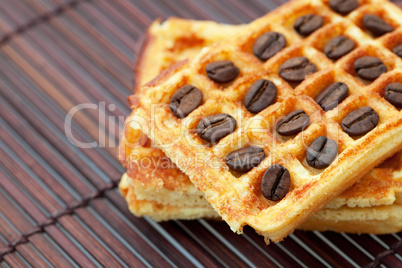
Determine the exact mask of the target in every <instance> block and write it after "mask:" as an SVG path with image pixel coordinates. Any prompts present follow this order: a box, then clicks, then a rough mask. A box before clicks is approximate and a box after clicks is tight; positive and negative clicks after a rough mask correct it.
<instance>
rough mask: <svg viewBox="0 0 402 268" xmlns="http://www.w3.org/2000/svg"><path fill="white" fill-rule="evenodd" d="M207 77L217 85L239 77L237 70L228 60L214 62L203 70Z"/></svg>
mask: <svg viewBox="0 0 402 268" xmlns="http://www.w3.org/2000/svg"><path fill="white" fill-rule="evenodd" d="M205 70H206V71H207V75H208V77H209V78H210V79H211V80H212V81H214V82H217V83H222V84H224V83H229V82H231V81H233V80H234V79H235V78H236V77H237V76H238V75H239V72H240V71H239V68H237V67H236V66H235V65H234V64H233V62H231V61H228V60H221V61H215V62H212V63H210V64H208V65H207V67H206V68H205Z"/></svg>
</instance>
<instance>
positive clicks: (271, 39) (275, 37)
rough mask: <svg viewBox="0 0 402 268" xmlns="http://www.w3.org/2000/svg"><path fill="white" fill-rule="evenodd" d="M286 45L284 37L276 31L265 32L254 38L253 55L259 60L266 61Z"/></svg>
mask: <svg viewBox="0 0 402 268" xmlns="http://www.w3.org/2000/svg"><path fill="white" fill-rule="evenodd" d="M285 46H286V38H285V36H283V34H280V33H277V32H267V33H264V34H262V35H260V36H259V37H258V38H257V40H255V43H254V46H253V53H254V55H255V56H256V57H257V58H259V59H260V60H263V61H266V60H267V59H269V58H271V57H273V56H274V55H275V54H276V53H278V52H279V51H281V50H282V49H283V48H284V47H285Z"/></svg>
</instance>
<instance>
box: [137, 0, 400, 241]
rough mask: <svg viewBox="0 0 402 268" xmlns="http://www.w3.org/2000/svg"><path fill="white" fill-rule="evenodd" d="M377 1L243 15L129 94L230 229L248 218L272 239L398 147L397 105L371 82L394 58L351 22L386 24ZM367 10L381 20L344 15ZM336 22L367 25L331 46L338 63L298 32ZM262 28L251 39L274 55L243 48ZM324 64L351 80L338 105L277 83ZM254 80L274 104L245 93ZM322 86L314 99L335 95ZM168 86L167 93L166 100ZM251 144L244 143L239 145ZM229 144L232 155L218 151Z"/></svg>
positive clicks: (391, 73)
mask: <svg viewBox="0 0 402 268" xmlns="http://www.w3.org/2000/svg"><path fill="white" fill-rule="evenodd" d="M376 2H377V1H376ZM379 2H381V8H378V3H376V4H375V5H374V4H373V3H368V2H367V4H365V5H361V6H360V7H359V8H357V9H356V10H354V11H351V13H350V14H349V15H348V16H347V17H341V16H339V15H337V14H336V13H334V12H333V11H331V9H330V8H328V7H327V6H326V3H319V2H316V1H314V2H307V1H297V2H292V3H291V4H288V5H286V6H284V7H282V8H281V9H279V10H276V11H275V12H273V13H271V14H268V15H267V16H265V17H263V18H262V19H259V20H257V21H255V22H253V23H251V24H250V25H249V26H248V27H247V29H246V30H245V31H243V32H242V33H241V34H238V35H236V36H233V41H232V42H230V43H227V42H226V43H225V45H216V46H213V47H211V48H209V49H205V50H203V51H202V52H201V54H199V55H198V56H197V57H196V58H195V59H194V60H192V61H190V62H184V63H181V64H180V65H177V66H175V67H174V68H171V69H170V70H169V71H168V72H165V74H164V75H163V76H161V77H160V78H159V79H157V80H154V81H153V83H151V84H149V85H148V87H147V88H146V91H144V92H143V94H140V95H139V98H138V101H139V102H138V103H137V105H136V106H137V112H139V115H141V116H143V117H144V118H146V119H150V118H152V121H151V122H152V127H147V126H146V125H144V126H143V127H144V128H143V130H144V131H145V132H146V133H147V134H149V136H150V138H151V140H153V141H154V142H155V143H156V145H157V146H160V147H161V148H162V149H163V150H164V152H165V153H166V154H167V155H168V156H169V157H170V158H171V159H172V160H173V162H175V163H176V164H178V166H179V167H180V168H181V169H182V170H184V171H185V173H186V174H187V175H189V177H190V179H191V180H192V182H193V183H194V184H195V185H196V186H197V188H198V189H200V190H201V191H202V192H204V194H205V196H206V198H207V200H208V202H209V203H211V204H212V205H213V206H214V208H215V209H216V210H217V211H218V213H219V214H220V215H221V216H222V217H223V219H224V220H225V221H226V222H227V223H228V224H229V225H230V226H231V228H232V229H233V230H234V231H241V228H242V226H243V225H246V224H247V225H250V226H252V227H253V228H254V229H256V231H257V232H259V233H261V234H262V235H264V236H265V237H266V238H269V239H271V240H274V241H278V240H280V239H282V238H283V237H284V236H285V235H287V234H288V233H290V232H291V231H292V230H293V229H294V228H295V227H296V226H297V225H299V224H300V223H301V222H302V221H303V220H305V219H306V218H307V217H308V216H309V215H310V214H311V213H313V212H315V211H316V210H318V209H319V208H320V207H322V206H323V205H325V204H326V203H327V202H329V201H330V200H331V199H332V198H333V197H334V196H335V195H337V194H339V193H341V192H342V191H343V190H345V189H346V188H347V187H348V186H350V185H351V184H353V183H354V182H356V181H357V180H358V179H359V178H360V177H361V176H363V174H364V173H366V172H367V171H368V170H369V169H371V168H372V167H373V166H374V165H376V164H378V163H379V162H381V161H382V160H384V158H385V157H387V156H390V155H391V154H392V153H393V152H395V151H396V150H398V149H400V146H401V140H400V138H399V136H398V135H400V132H401V124H402V123H401V118H400V117H401V115H400V112H399V111H398V110H397V109H396V108H395V107H394V106H392V105H391V104H390V103H389V102H388V101H386V100H385V99H384V98H383V97H382V96H381V95H380V94H378V93H377V92H376V90H377V88H375V86H373V85H374V84H375V85H379V84H381V83H380V82H378V83H375V82H377V81H379V80H381V79H382V81H385V80H387V81H389V80H392V79H396V78H397V77H398V75H399V70H398V68H400V59H399V58H397V57H396V56H395V55H394V54H393V53H392V52H390V51H389V50H387V49H386V48H385V47H384V46H382V45H381V44H380V43H378V42H377V41H376V40H377V39H374V38H370V37H369V35H368V34H365V33H364V32H363V31H361V30H360V27H362V29H364V30H370V31H371V32H373V34H375V35H379V34H383V35H385V34H387V33H386V32H385V31H386V29H389V28H390V27H391V28H396V27H397V26H398V25H400V22H398V17H399V18H400V14H399V13H398V12H399V11H397V9H396V8H395V7H394V6H392V5H391V4H389V3H386V2H384V3H383V1H379ZM361 4H363V3H361ZM374 6H375V8H374ZM380 11H381V12H380ZM369 12H372V13H375V14H377V15H376V18H375V19H373V18H372V17H371V18H369V19H368V20H369V22H372V21H373V20H374V21H378V19H381V20H382V21H383V22H385V23H386V25H387V27H382V26H381V27H380V28H381V29H375V30H373V26H372V25H371V26H370V24H369V23H367V22H365V25H364V27H366V28H363V26H360V25H359V24H358V23H357V22H355V21H354V20H358V19H359V18H360V20H365V21H367V19H365V17H366V16H365V15H367V14H368V13H369ZM317 16H318V17H321V19H320V18H318V19H317ZM359 16H360V17H359ZM296 20H297V21H296ZM290 23H292V24H291V25H289V24H290ZM338 24H344V26H345V27H347V28H348V29H349V27H350V28H354V29H353V33H355V32H359V31H360V33H361V36H367V37H368V38H367V41H366V42H363V40H359V41H360V43H357V42H356V45H358V48H356V49H355V51H354V52H352V53H353V55H352V54H351V55H346V56H344V57H341V58H342V60H343V62H342V64H338V63H334V61H332V60H330V59H329V58H328V57H329V55H326V54H324V53H322V51H320V50H319V49H318V48H316V47H314V46H313V45H312V44H310V43H308V42H307V41H308V40H310V41H311V40H313V39H314V38H313V36H318V34H319V33H321V34H322V32H324V31H327V32H332V28H334V27H337V25H338ZM381 25H382V24H381ZM377 26H378V25H377ZM388 26H389V27H388ZM377 28H378V27H377ZM383 28H385V30H384V29H383ZM274 30H275V32H274ZM393 31H395V29H394V30H393ZM393 31H392V32H393ZM267 32H269V34H268V35H264V36H263V37H262V38H263V40H262V41H261V42H262V43H263V44H266V42H268V43H269V44H271V43H272V42H271V41H269V40H274V42H275V44H274V45H273V47H271V48H272V49H275V50H277V51H275V53H273V55H271V54H272V51H268V52H267V53H265V51H259V50H258V49H254V48H253V46H254V45H253V44H255V43H257V41H258V40H256V39H257V38H258V37H261V36H262V35H263V34H266V33H267ZM272 32H274V33H273V34H272ZM380 32H381V33H380ZM328 35H329V33H328ZM304 36H311V37H308V38H307V39H303V38H304ZM302 37H303V38H302ZM283 39H285V40H286V42H285V43H284V42H283ZM264 40H265V41H264ZM266 40H268V41H266ZM302 40H305V41H302ZM355 41H356V40H355ZM270 42H271V43H270ZM334 42H335V41H334ZM285 46H287V48H285ZM257 47H258V46H257ZM337 49H338V48H337ZM327 54H328V53H327ZM254 55H256V56H254ZM327 56H328V57H327ZM266 57H268V59H266ZM356 57H357V58H356ZM350 66H353V67H354V69H351V67H350ZM329 70H331V71H332V72H334V73H336V74H337V75H339V76H342V77H343V75H344V76H347V77H349V78H350V79H352V80H354V81H355V83H359V84H360V86H361V88H362V89H361V91H360V92H359V93H356V94H354V93H350V92H348V94H347V97H346V99H345V100H343V101H342V102H341V104H340V105H338V106H337V107H336V108H335V109H336V111H338V116H336V112H332V113H331V111H329V112H327V113H324V110H322V108H321V107H320V106H319V105H318V104H317V103H316V102H315V101H314V100H313V99H312V98H311V97H309V96H307V95H304V93H301V94H294V93H290V94H287V93H286V91H287V89H286V88H289V87H290V86H292V87H299V86H297V85H298V83H300V82H301V81H303V80H304V82H303V83H302V84H304V85H306V84H308V83H309V81H310V78H311V77H320V76H324V73H326V72H328V71H329ZM353 71H354V72H355V73H353ZM311 73H317V74H316V75H314V76H312V75H311ZM384 73H385V74H384ZM387 75H388V76H387ZM357 77H359V79H360V80H359V79H357ZM261 79H265V81H264V80H263V81H260V80H261ZM369 80H371V81H373V80H375V82H373V83H369V82H368V81H369ZM266 81H268V82H266ZM285 81H286V82H285ZM258 83H259V84H258ZM272 84H273V85H272ZM188 86H190V87H188ZM256 88H257V89H256ZM259 88H263V89H264V90H263V91H262V92H263V94H262V96H263V97H264V98H267V99H272V100H273V104H271V105H269V106H268V107H264V105H262V104H261V103H264V102H260V101H259V99H254V96H255V95H256V92H257V93H258V92H261V90H260V89H259ZM198 90H199V91H200V92H201V93H202V94H201V95H202V100H201V101H200V100H199V96H200V92H199V91H198ZM176 91H177V92H178V93H176ZM273 91H276V94H274V93H273ZM333 91H334V90H333V89H332V91H331V90H330V92H332V93H331V94H330V95H329V97H328V96H326V97H325V98H327V99H325V98H324V100H325V101H328V98H335V97H334V94H335V93H333ZM390 91H391V92H395V90H390ZM396 91H397V90H396ZM249 92H251V93H249ZM296 92H297V88H296ZM336 92H337V91H336ZM175 93H176V95H175V97H174V101H175V102H173V104H172V105H169V104H170V99H171V97H172V96H173V94H175ZM190 94H192V95H191V96H198V97H197V98H198V100H196V101H194V102H195V103H199V104H200V106H197V105H196V104H194V103H191V102H189V101H185V102H184V104H185V105H184V106H181V107H180V106H178V105H176V106H175V105H174V103H176V104H177V103H180V100H181V99H183V98H186V97H187V96H190ZM194 94H195V95H194ZM258 94H259V93H258ZM258 94H257V95H258ZM272 94H274V95H275V97H274V98H272ZM250 95H251V97H250ZM247 96H248V97H247ZM335 96H337V95H336V94H335ZM246 97H247V99H248V100H247V101H246V102H247V103H245V101H244V99H245V98H246ZM336 98H338V97H336ZM178 100H179V101H178ZM339 101H340V100H339ZM238 102H239V103H241V105H238ZM151 105H152V106H153V108H152V109H151ZM191 105H193V106H191ZM194 105H195V106H197V107H194ZM372 106H373V107H372ZM194 108H195V110H192V109H194ZM324 109H327V108H324ZM258 111H260V112H258ZM332 111H334V110H332ZM151 112H152V115H151ZM151 116H152V117H151ZM278 120H279V121H278ZM151 130H152V131H151ZM257 130H259V131H257ZM179 136H182V138H180V139H178V137H179ZM250 144H252V146H253V147H252V148H246V147H249V145H250ZM306 144H307V145H308V148H305V147H307V146H305V145H306ZM254 147H258V148H260V149H258V148H254ZM237 150H240V151H238V152H235V151H237ZM261 151H262V152H261ZM233 152H235V155H236V153H237V155H238V156H237V157H236V156H235V157H234V158H232V159H231V160H230V159H229V160H228V158H227V157H228V155H229V154H231V153H233ZM261 154H263V157H259V156H260V155H261ZM239 155H240V156H241V157H240V160H243V159H244V158H249V159H250V157H251V156H253V157H252V158H251V159H253V163H246V166H247V167H244V166H242V164H239V163H236V161H237V162H241V161H239ZM257 155H258V157H257ZM334 155H335V156H334ZM232 156H233V155H232ZM254 156H255V157H254ZM304 157H305V158H304ZM233 159H234V160H233ZM254 159H257V160H258V161H259V162H258V161H257V160H255V161H254ZM184 160H185V161H184ZM225 160H226V161H225ZM304 160H306V162H307V164H308V165H309V166H306V163H305V162H304ZM230 162H231V164H229V163H230ZM230 165H231V167H232V169H231V170H229V167H228V166H230ZM250 167H251V170H249V168H250ZM246 170H249V171H248V172H247V173H245V172H246ZM267 170H268V171H267ZM312 170H313V171H312ZM241 173H242V174H241Z"/></svg>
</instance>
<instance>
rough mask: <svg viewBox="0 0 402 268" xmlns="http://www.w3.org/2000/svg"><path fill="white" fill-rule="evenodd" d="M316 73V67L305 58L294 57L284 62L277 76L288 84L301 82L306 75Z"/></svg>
mask: <svg viewBox="0 0 402 268" xmlns="http://www.w3.org/2000/svg"><path fill="white" fill-rule="evenodd" d="M315 72H317V66H315V64H314V63H311V62H310V61H309V59H307V58H306V57H296V58H292V59H289V60H287V61H285V63H283V64H282V66H281V68H280V69H279V75H280V76H281V77H282V78H283V79H285V80H286V81H288V82H296V83H297V82H301V81H303V80H304V79H305V78H306V76H307V75H309V74H311V73H315Z"/></svg>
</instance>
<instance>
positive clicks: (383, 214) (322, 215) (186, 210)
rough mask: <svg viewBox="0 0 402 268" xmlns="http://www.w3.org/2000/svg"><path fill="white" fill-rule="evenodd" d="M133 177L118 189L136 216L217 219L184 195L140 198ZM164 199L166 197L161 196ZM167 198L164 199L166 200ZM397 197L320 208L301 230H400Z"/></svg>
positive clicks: (401, 211) (401, 222) (401, 207)
mask: <svg viewBox="0 0 402 268" xmlns="http://www.w3.org/2000/svg"><path fill="white" fill-rule="evenodd" d="M137 187H139V188H141V187H142V186H140V185H133V184H132V179H131V178H130V177H128V176H127V174H124V175H123V177H122V180H121V182H120V185H119V188H120V191H121V193H122V195H123V197H124V198H125V200H126V201H127V203H128V208H129V210H130V211H131V212H132V213H133V214H134V215H136V216H137V217H142V216H148V217H150V218H152V219H153V220H155V221H167V220H176V219H180V220H193V219H198V218H207V219H215V220H218V219H220V216H219V215H218V213H216V211H215V210H214V209H213V208H212V207H211V206H210V205H209V204H208V205H207V206H203V205H194V206H187V205H185V204H187V203H186V202H187V201H190V202H194V200H191V198H193V197H188V196H185V197H183V198H182V201H183V202H182V203H181V204H178V205H171V204H165V203H161V202H160V201H161V200H160V198H159V197H158V198H157V199H152V198H149V197H147V198H148V199H139V198H138V197H137V196H136V188H137ZM164 200H165V199H164ZM165 201H166V200H165ZM401 203H402V202H401V201H400V198H398V201H397V202H395V203H394V204H392V205H386V206H376V207H371V208H369V207H363V208H360V207H359V208H351V207H347V206H344V207H341V208H338V209H322V210H320V211H319V212H317V213H316V214H314V215H312V216H310V218H309V219H308V220H307V221H305V222H304V223H303V224H302V225H300V226H299V227H298V229H300V230H306V231H314V230H316V231H335V232H348V233H356V234H362V233H371V234H389V233H395V232H399V231H401V230H402V218H401V217H402V205H401Z"/></svg>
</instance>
